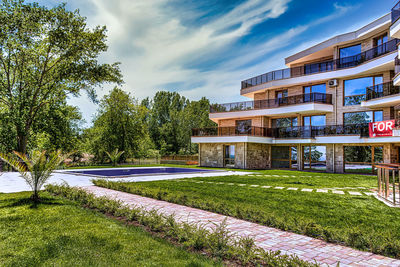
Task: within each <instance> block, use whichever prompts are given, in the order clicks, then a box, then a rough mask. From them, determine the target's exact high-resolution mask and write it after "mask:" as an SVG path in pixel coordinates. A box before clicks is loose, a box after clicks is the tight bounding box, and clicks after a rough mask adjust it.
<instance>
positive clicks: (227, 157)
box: [224, 145, 235, 168]
mask: <svg viewBox="0 0 400 267" xmlns="http://www.w3.org/2000/svg"><path fill="white" fill-rule="evenodd" d="M224 164H225V167H232V168H233V167H235V146H234V145H228V146H225V154H224Z"/></svg>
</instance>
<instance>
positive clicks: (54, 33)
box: [0, 0, 122, 153]
mask: <svg viewBox="0 0 400 267" xmlns="http://www.w3.org/2000/svg"><path fill="white" fill-rule="evenodd" d="M0 25H1V27H0V112H1V115H2V116H1V117H3V120H4V121H5V124H6V127H7V128H8V130H7V131H8V132H9V133H10V134H15V138H16V140H15V143H16V149H17V150H18V151H20V152H23V153H25V152H26V150H27V143H28V138H29V136H30V134H31V131H32V127H33V125H34V124H35V123H36V122H37V121H38V118H39V116H40V114H41V113H43V112H44V111H45V110H46V109H47V110H49V109H51V107H52V106H53V107H54V106H56V105H57V103H59V101H60V100H65V99H66V97H67V95H75V96H77V95H79V94H80V93H81V92H82V91H86V92H87V93H88V95H89V96H90V97H91V98H92V99H95V96H96V94H95V88H96V87H97V86H100V85H102V84H103V83H104V82H112V83H121V82H122V79H121V74H120V70H119V63H113V64H100V63H99V62H98V56H99V55H100V53H102V52H105V51H107V45H106V28H105V27H100V26H97V27H95V28H94V29H90V28H88V27H87V25H86V18H84V17H82V16H80V14H79V12H78V11H74V12H71V11H67V10H66V8H65V4H61V5H59V6H57V7H54V8H51V9H48V8H46V7H44V6H39V5H38V4H37V3H24V1H22V0H3V1H2V2H1V3H0ZM42 115H43V114H42ZM53 115H54V114H53ZM4 134H5V133H4V131H3V130H0V135H4Z"/></svg>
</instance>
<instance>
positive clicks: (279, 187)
mask: <svg viewBox="0 0 400 267" xmlns="http://www.w3.org/2000/svg"><path fill="white" fill-rule="evenodd" d="M283 188H284V187H281V186H277V187H275V189H283Z"/></svg>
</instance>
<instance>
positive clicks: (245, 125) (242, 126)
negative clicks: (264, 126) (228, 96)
mask: <svg viewBox="0 0 400 267" xmlns="http://www.w3.org/2000/svg"><path fill="white" fill-rule="evenodd" d="M236 131H237V133H238V134H249V133H251V120H238V121H236Z"/></svg>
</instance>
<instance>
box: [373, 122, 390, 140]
mask: <svg viewBox="0 0 400 267" xmlns="http://www.w3.org/2000/svg"><path fill="white" fill-rule="evenodd" d="M394 126H395V121H394V120H390V121H378V122H370V123H369V137H380V136H393V128H394Z"/></svg>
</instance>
